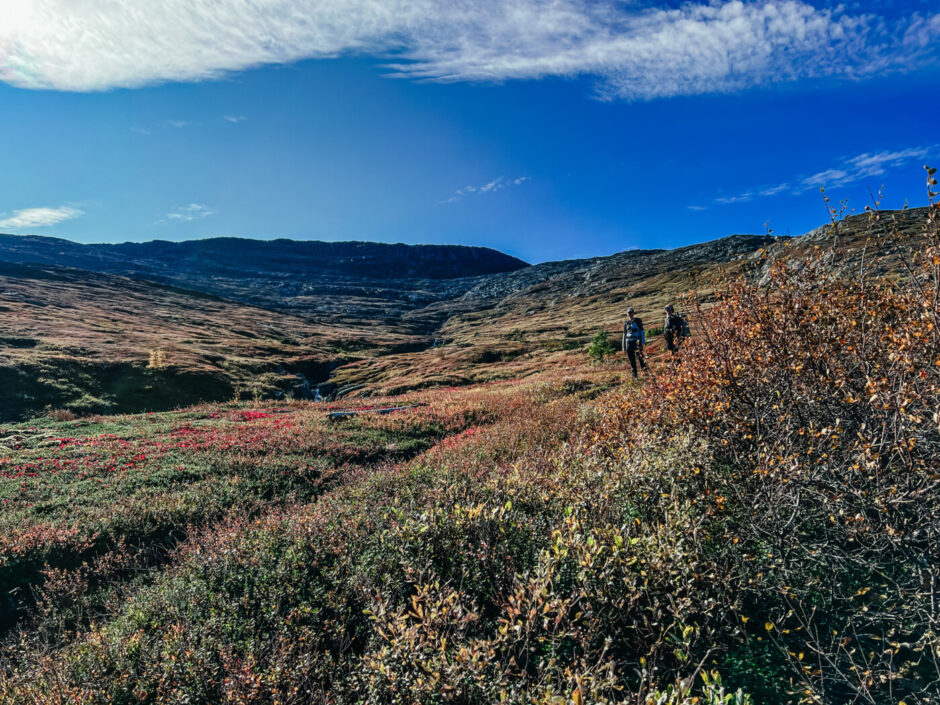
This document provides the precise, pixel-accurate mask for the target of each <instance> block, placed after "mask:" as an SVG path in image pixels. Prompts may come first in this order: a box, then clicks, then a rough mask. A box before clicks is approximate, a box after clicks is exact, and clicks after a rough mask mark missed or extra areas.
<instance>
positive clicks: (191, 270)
mask: <svg viewBox="0 0 940 705" xmlns="http://www.w3.org/2000/svg"><path fill="white" fill-rule="evenodd" d="M0 261H7V262H15V263H19V264H51V265H58V266H69V267H79V268H81V269H86V270H89V271H93V272H104V273H108V274H120V275H124V276H129V277H134V278H137V279H145V280H150V281H157V282H164V283H169V284H175V285H179V286H185V287H188V288H191V289H196V290H199V291H205V292H208V293H212V294H216V295H219V296H224V297H226V298H229V299H232V300H234V301H242V302H246V303H252V304H256V305H259V306H265V307H267V308H274V309H281V310H291V311H297V312H299V313H304V314H309V315H316V316H329V317H343V318H354V319H355V318H368V319H376V318H378V319H383V318H397V317H399V316H401V315H402V314H404V313H405V312H406V311H409V310H413V309H415V308H421V307H424V306H427V305H428V304H431V303H433V302H435V301H440V300H444V299H449V298H453V297H456V296H459V295H461V294H463V293H464V292H466V291H467V290H469V289H470V288H472V287H473V286H474V285H475V284H476V283H478V281H479V280H480V278H481V277H485V276H487V275H492V274H497V273H501V272H511V271H516V270H519V269H522V268H525V267H527V266H528V265H527V264H526V263H525V262H523V261H522V260H519V259H516V258H515V257H510V256H509V255H506V254H503V253H502V252H497V251H496V250H492V249H489V248H485V247H464V246H458V245H400V244H399V245H389V244H381V243H368V242H318V241H297V240H286V239H279V240H248V239H240V238H211V239H206V240H191V241H187V242H165V241H153V242H144V243H123V244H118V245H81V244H78V243H74V242H71V241H69V240H62V239H58V238H48V237H39V236H16V235H0Z"/></svg>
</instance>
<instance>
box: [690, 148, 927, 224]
mask: <svg viewBox="0 0 940 705" xmlns="http://www.w3.org/2000/svg"><path fill="white" fill-rule="evenodd" d="M938 149H940V145H932V146H927V147H908V148H906V149H899V150H885V151H881V152H865V153H864V154H858V155H856V156H854V157H850V158H848V159H845V160H844V161H843V163H842V164H841V165H839V166H833V167H830V168H828V169H824V170H822V171H818V172H816V173H815V174H810V175H808V176H800V177H797V178H796V179H794V180H793V181H785V182H783V183H780V184H775V185H772V186H761V187H758V188H755V189H751V190H748V191H744V192H742V193H739V194H734V195H731V196H718V197H716V198H715V199H714V203H715V204H717V205H720V206H726V205H733V204H735V203H747V202H748V201H753V200H754V199H755V198H768V197H771V196H777V195H779V194H784V193H789V194H791V195H794V196H798V195H800V194H802V193H806V192H807V191H814V190H819V189H820V188H838V187H840V186H848V185H850V184H854V183H858V182H859V181H865V180H866V179H873V178H875V177H878V176H882V175H884V174H886V173H887V172H888V170H889V169H897V168H900V167H903V166H906V165H908V164H910V163H912V162H914V161H922V160H924V159H927V158H928V157H929V156H930V155H931V154H936V152H937V150H938ZM689 209H690V210H705V206H699V205H694V206H689Z"/></svg>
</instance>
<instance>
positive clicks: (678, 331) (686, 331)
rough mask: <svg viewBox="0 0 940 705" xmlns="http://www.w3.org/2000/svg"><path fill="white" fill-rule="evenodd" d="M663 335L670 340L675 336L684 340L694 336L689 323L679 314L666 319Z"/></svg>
mask: <svg viewBox="0 0 940 705" xmlns="http://www.w3.org/2000/svg"><path fill="white" fill-rule="evenodd" d="M663 333H664V334H665V335H666V338H667V339H670V340H671V339H672V338H673V337H674V336H675V337H677V338H679V339H684V338H688V337H690V336H691V335H692V331H691V329H690V328H689V322H688V321H687V320H685V318H684V317H682V316H680V315H679V314H678V313H673V314H670V315H669V317H668V318H667V319H666V326H665V329H664V330H663Z"/></svg>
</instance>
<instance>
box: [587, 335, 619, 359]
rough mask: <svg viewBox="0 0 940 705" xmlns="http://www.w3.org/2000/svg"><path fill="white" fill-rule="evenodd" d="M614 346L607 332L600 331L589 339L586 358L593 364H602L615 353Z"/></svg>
mask: <svg viewBox="0 0 940 705" xmlns="http://www.w3.org/2000/svg"><path fill="white" fill-rule="evenodd" d="M616 350H617V349H616V348H615V347H614V344H613V343H612V342H611V341H610V336H609V335H608V333H607V331H605V330H602V331H601V332H600V333H598V334H597V335H595V336H594V338H592V339H591V344H590V345H589V346H588V351H587V352H588V356H589V357H590V358H591V359H592V360H594V361H595V362H604V361H605V360H606V359H607V358H608V357H610V356H611V355H613V354H614V353H615V352H616Z"/></svg>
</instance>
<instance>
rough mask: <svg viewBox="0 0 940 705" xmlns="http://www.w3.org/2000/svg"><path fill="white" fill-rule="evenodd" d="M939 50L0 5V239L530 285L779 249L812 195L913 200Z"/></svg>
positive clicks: (900, 6)
mask: <svg viewBox="0 0 940 705" xmlns="http://www.w3.org/2000/svg"><path fill="white" fill-rule="evenodd" d="M154 6H159V7H160V9H159V10H155V9H154ZM866 6H867V4H866ZM938 44H940V14H936V12H935V11H932V10H931V5H930V4H929V3H926V2H920V1H919V0H915V1H912V2H906V3H885V4H883V5H881V6H880V8H879V10H878V11H877V13H872V11H871V10H870V9H866V8H865V7H863V6H861V5H853V4H851V3H850V4H847V5H844V6H842V5H840V6H836V5H834V4H826V3H815V4H810V3H804V2H796V1H795V0H779V1H778V0H765V1H762V2H735V1H730V2H721V1H717V2H712V3H709V4H701V3H649V2H635V3H622V2H609V3H608V2H603V1H602V0H595V1H592V2H578V1H576V0H552V1H551V2H549V0H502V1H501V2H496V0H465V1H464V2H460V3H458V2H451V1H450V0H438V1H436V2H430V0H418V1H414V2H407V1H405V0H342V1H341V0H331V1H329V2H324V1H321V2H314V1H313V0H267V1H266V2H260V0H214V1H213V2H210V0H186V1H185V2H184V0H165V2H163V3H150V2H143V0H129V1H128V2H125V3H114V2H111V1H110V0H87V2H84V3H81V4H79V5H78V6H77V7H76V4H75V3H69V2H67V0H9V2H8V3H7V4H4V7H3V8H2V9H0V131H2V132H0V134H2V135H3V139H2V140H0V165H2V168H0V231H3V232H14V233H22V234H25V233H35V234H41V235H56V236H60V237H67V238H69V239H73V240H77V241H81V242H119V241H125V240H138V241H139V240H150V239H167V240H181V239H189V238H194V237H207V236H216V235H226V236H244V237H260V238H272V237H294V238H304V239H325V240H347V239H357V240H376V241H385V242H408V243H419V242H428V243H456V244H468V245H485V246H489V247H495V248H497V249H500V250H503V251H505V252H509V253H511V254H514V255H516V256H519V257H522V258H523V259H526V260H528V261H530V262H538V261H544V260H550V259H561V258H568V257H583V256H593V255H603V254H609V253H612V252H616V251H620V250H624V249H627V248H632V247H675V246H679V245H683V244H689V243H692V242H699V241H702V240H707V239H711V238H715V237H721V236H724V235H727V234H731V233H738V232H763V231H764V230H765V224H766V223H769V227H771V228H773V229H774V231H775V232H777V233H787V232H789V233H792V234H799V233H802V232H805V231H807V230H809V229H811V228H813V227H815V226H817V225H819V224H821V222H823V221H824V220H825V219H826V213H825V210H824V207H823V205H822V200H821V197H820V195H819V191H818V187H819V186H820V185H826V186H827V188H828V193H829V194H830V195H831V196H833V197H834V198H835V199H836V200H838V199H840V198H846V199H848V200H849V204H850V206H851V207H854V208H856V209H858V210H861V209H863V208H864V206H865V205H866V204H867V203H869V202H870V197H869V189H872V190H875V191H877V189H878V188H879V187H880V186H881V185H885V186H886V187H887V191H886V197H885V199H884V202H883V206H884V207H899V206H901V205H902V204H903V203H904V201H905V199H910V201H911V203H912V204H913V205H921V204H922V203H923V200H924V190H925V189H924V175H923V170H922V165H923V164H924V163H925V162H931V163H933V164H940V130H938V119H937V116H938V113H940V90H938V89H940V79H938V78H937V76H938V73H937V70H936V69H937V64H938V57H940V52H938V49H937V47H938ZM390 74H395V75H390Z"/></svg>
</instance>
